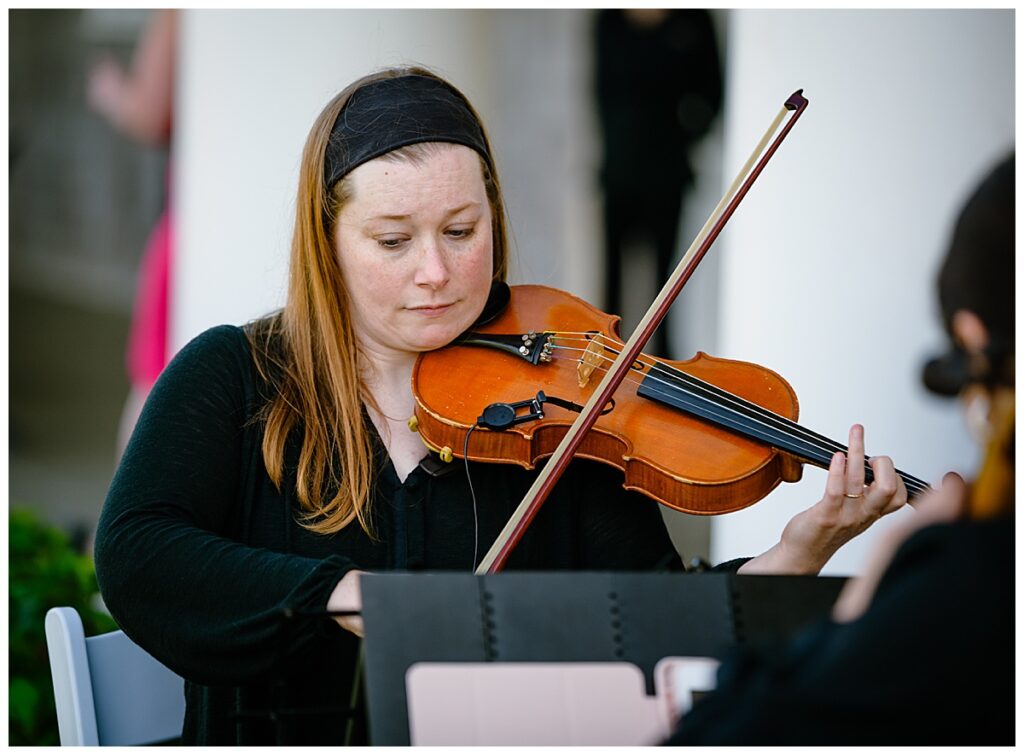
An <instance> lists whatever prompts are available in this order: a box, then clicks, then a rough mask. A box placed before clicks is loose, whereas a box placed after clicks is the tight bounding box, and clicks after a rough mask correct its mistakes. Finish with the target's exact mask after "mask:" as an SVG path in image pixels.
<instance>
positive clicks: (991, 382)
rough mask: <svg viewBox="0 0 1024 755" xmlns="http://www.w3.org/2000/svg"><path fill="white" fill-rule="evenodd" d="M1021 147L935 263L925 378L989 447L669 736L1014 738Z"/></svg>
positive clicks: (725, 671) (904, 740)
mask: <svg viewBox="0 0 1024 755" xmlns="http://www.w3.org/2000/svg"><path fill="white" fill-rule="evenodd" d="M1014 163H1015V161H1014V158H1013V157H1011V158H1010V159H1008V160H1007V161H1005V162H1003V163H1001V164H1000V165H999V166H998V167H997V168H996V169H995V170H994V171H993V172H992V173H991V174H990V175H989V176H988V178H986V180H985V181H984V182H983V183H982V185H981V186H980V188H978V190H977V191H976V192H975V194H974V195H973V196H972V197H971V199H970V201H969V202H968V203H967V205H966V207H965V208H964V210H963V212H962V214H961V216H960V219H959V222H958V224H957V227H956V230H955V232H954V236H953V241H952V244H951V246H950V250H949V253H948V255H947V257H946V260H945V263H944V265H943V267H942V271H941V273H940V276H939V299H940V303H941V308H942V313H943V318H944V321H945V323H946V326H947V329H948V331H949V334H950V337H951V341H952V345H951V349H950V351H949V353H948V354H946V355H945V356H944V357H941V358H939V359H935V360H932V361H931V362H929V363H928V365H927V366H926V368H925V373H924V378H925V384H926V385H927V386H928V388H929V389H931V390H932V391H933V392H936V393H939V394H942V395H959V396H961V398H962V400H963V401H964V403H965V406H966V407H967V416H968V418H969V422H970V424H972V425H973V428H972V429H973V430H974V431H975V433H976V434H977V435H978V436H979V438H980V439H982V441H983V442H984V444H985V446H986V454H985V461H984V464H983V466H982V468H981V469H980V470H979V472H978V474H977V476H976V479H975V480H974V481H973V482H972V484H971V485H970V486H966V485H965V484H964V482H963V480H961V479H960V478H959V477H958V476H956V475H954V474H950V475H947V477H946V479H945V480H944V481H943V484H942V485H941V487H940V488H939V489H938V490H936V491H934V492H933V493H931V494H930V495H927V496H924V497H922V498H921V499H919V501H917V502H915V509H916V511H915V513H914V515H913V516H911V517H907V518H906V519H905V520H904V521H903V522H901V523H900V525H898V526H897V527H894V528H893V529H891V530H890V531H888V532H886V533H885V534H884V535H883V536H882V537H881V538H880V540H879V542H877V543H876V551H875V553H874V555H873V557H872V559H871V561H870V562H869V565H868V567H867V569H866V571H865V573H864V574H863V575H861V576H860V577H858V578H855V579H853V580H851V581H850V582H849V583H848V584H847V585H846V587H845V588H844V591H843V593H842V594H841V595H840V598H839V600H838V601H837V603H836V606H835V608H834V610H833V620H832V621H830V622H827V623H823V624H820V625H818V626H815V627H813V628H810V629H808V630H807V631H806V632H805V633H803V634H802V635H801V636H799V637H798V638H797V639H796V640H794V641H793V642H790V643H788V644H785V645H780V646H773V647H761V648H756V649H752V650H747V651H744V652H742V653H740V654H737V655H736V656H734V657H732V658H731V659H729V660H728V661H727V662H726V663H724V664H723V666H722V667H721V669H720V672H719V679H718V688H717V690H716V691H715V692H714V693H712V694H710V695H708V696H707V697H705V698H703V699H702V700H701V701H700V702H698V703H697V704H696V705H695V706H694V708H693V710H692V711H691V712H690V713H689V714H687V715H686V716H685V717H684V718H683V720H682V721H681V723H680V725H679V727H678V729H677V731H676V732H675V734H674V736H673V737H672V738H671V739H670V740H669V742H668V743H669V744H680V745H683V744H685V745H699V744H762V745H768V744H771V745H782V744H786V745H795V744H799V745H825V744H830V745H853V744H904V745H925V744H934V745H977V744H998V745H1012V744H1013V743H1014V729H1015V716H1014V711H1015V704H1014V694H1015V687H1014V665H1015V664H1014V654H1015V653H1014V649H1015V637H1014V599H1015V598H1014V538H1015V526H1014V525H1015V517H1014V456H1013V431H1014V401H1013V394H1014V391H1013V386H1014V337H1015V325H1014V301H1015V300H1014V266H1015V262H1014V252H1015V243H1014V234H1015V207H1014V197H1015V192H1014V181H1015V176H1014V172H1015V170H1014V167H1015V165H1014Z"/></svg>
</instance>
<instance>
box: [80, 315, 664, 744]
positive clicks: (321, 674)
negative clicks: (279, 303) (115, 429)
mask: <svg viewBox="0 0 1024 755" xmlns="http://www.w3.org/2000/svg"><path fill="white" fill-rule="evenodd" d="M268 390H269V389H268V386H267V385H266V384H265V383H264V382H263V381H262V380H261V378H260V377H259V374H258V372H257V371H256V368H255V364H254V362H253V357H252V354H251V351H250V348H249V344H248V340H247V338H246V336H245V333H244V332H243V330H242V329H241V328H238V327H233V326H220V327H217V328H213V329H211V330H209V331H207V332H206V333H204V334H202V335H200V336H199V337H198V338H196V339H195V340H193V341H192V342H191V343H190V344H188V345H187V346H186V347H185V348H184V349H183V350H182V351H181V352H180V353H179V354H178V356H176V357H175V359H174V360H173V361H172V362H171V364H170V365H169V366H168V367H167V369H166V370H165V371H164V373H163V375H162V376H161V377H160V379H159V380H158V381H157V383H156V385H155V386H154V388H153V391H152V392H151V394H150V396H149V399H148V400H147V402H146V406H145V409H144V410H143V413H142V416H141V418H140V420H139V423H138V425H137V427H136V430H135V432H134V434H133V436H132V438H131V441H130V443H129V445H128V447H127V449H126V451H125V454H124V457H123V459H122V462H121V465H120V467H119V468H118V471H117V473H116V475H115V477H114V481H113V483H112V485H111V488H110V492H109V495H108V497H107V500H106V503H105V505H104V508H103V513H102V515H101V517H100V522H99V527H98V530H97V535H96V571H97V576H98V578H99V583H100V588H101V590H102V594H103V598H104V600H105V602H106V604H107V606H108V608H109V609H110V611H111V613H112V615H113V616H114V618H115V619H116V620H117V622H118V624H119V625H120V626H121V627H122V629H123V630H124V631H125V632H126V633H127V634H128V636H129V637H131V638H132V639H133V640H134V641H135V642H137V643H138V644H139V645H141V646H142V647H143V648H145V649H146V650H147V651H148V652H149V653H151V654H152V655H153V656H155V657H156V658H157V659H158V660H160V661H161V662H163V663H164V664H165V665H167V666H168V667H169V668H171V669H172V670H174V671H175V672H177V673H178V674H180V675H181V676H183V677H184V678H185V680H186V682H185V696H186V716H185V723H184V731H183V733H182V741H183V742H185V743H195V744H269V743H275V742H276V743H284V742H288V743H309V744H312V743H322V744H337V743H340V742H341V741H342V740H343V737H344V732H345V724H346V719H345V716H344V714H343V713H341V712H339V709H340V708H344V707H345V706H346V705H347V704H348V701H349V695H350V692H351V687H352V676H353V669H354V667H355V656H356V652H357V648H358V640H357V639H356V638H355V637H354V636H353V635H351V634H350V633H348V632H345V631H344V630H342V629H341V628H340V627H338V626H337V625H336V624H335V623H334V622H333V621H332V620H330V619H328V618H324V617H322V616H320V617H318V616H308V615H303V612H312V613H315V612H316V611H322V610H323V609H324V608H325V607H326V604H327V599H328V597H329V596H330V594H331V592H332V591H333V590H334V588H335V586H336V585H337V583H338V581H339V580H341V578H342V577H343V576H345V574H346V573H347V572H348V571H349V570H350V569H353V568H360V569H365V570H369V571H380V570H396V569H397V570H432V571H438V570H463V571H469V570H471V569H472V567H473V560H474V541H475V527H474V505H473V503H472V499H471V497H470V493H469V486H468V484H467V480H466V473H465V469H464V467H463V466H462V464H458V465H457V466H456V468H454V469H452V470H451V471H450V472H448V473H446V474H442V475H440V476H434V475H432V474H431V473H428V471H426V469H425V468H424V467H423V466H421V467H418V468H416V469H415V470H414V471H413V472H412V473H410V474H409V476H408V477H407V478H406V479H405V481H404V482H400V481H399V479H398V477H397V475H396V473H395V470H394V467H393V466H392V465H391V463H390V460H389V459H388V457H387V454H386V452H384V450H383V446H382V445H381V444H380V442H379V439H377V449H376V451H377V461H378V465H377V468H378V470H379V471H378V473H377V479H376V482H375V489H374V499H373V514H372V516H373V521H374V525H375V527H376V533H377V535H378V538H377V539H371V538H370V537H369V536H367V534H366V533H365V532H364V531H363V530H362V529H361V528H360V527H359V526H358V525H357V524H352V525H350V526H348V527H346V528H345V529H343V530H342V531H341V532H338V533H336V534H333V535H318V534H314V533H312V532H310V531H308V530H306V529H304V528H303V527H302V526H300V525H299V524H297V522H296V513H297V511H298V509H297V506H298V504H297V500H296V497H295V494H294V489H295V463H294V462H295V459H296V458H297V456H296V453H295V452H296V448H295V444H291V446H290V451H289V453H288V454H286V465H285V466H286V471H285V479H284V484H283V486H282V489H281V491H278V490H277V489H276V488H275V486H274V484H273V483H272V482H271V481H270V479H269V477H268V476H267V472H266V469H265V467H264V464H263V459H262V453H261V440H262V426H261V425H260V423H259V422H258V421H257V420H256V419H255V418H256V415H257V413H258V411H259V409H260V408H261V406H263V404H264V403H265V400H266V396H267V393H268ZM369 427H370V428H371V431H372V432H374V437H375V438H376V434H375V431H373V426H372V423H370V424H369ZM470 468H471V474H472V484H473V488H474V490H475V493H476V502H477V503H476V514H477V516H478V519H479V544H480V545H479V549H478V553H477V558H479V557H482V555H483V554H484V553H485V552H486V550H487V549H488V548H489V547H490V544H491V543H492V542H493V541H494V539H495V537H496V536H497V534H498V532H499V531H500V530H501V528H502V527H503V526H504V524H505V522H506V521H507V520H508V517H509V516H510V514H511V513H512V511H513V510H514V509H515V507H516V506H517V505H518V503H519V501H520V500H521V498H522V496H523V494H524V493H525V491H526V490H527V489H528V487H529V485H530V483H531V482H532V479H533V473H531V472H528V471H526V470H522V469H520V468H518V467H515V466H511V465H509V466H506V465H493V464H488V465H483V464H471V465H470ZM673 559H675V562H676V564H677V565H678V557H677V556H676V555H675V551H674V549H673V547H672V545H671V542H670V540H669V538H668V535H667V533H666V531H665V529H664V526H663V523H662V520H661V516H660V514H659V512H658V510H657V506H656V505H655V504H653V503H652V502H650V501H649V500H647V499H645V498H643V497H641V496H639V495H637V494H634V493H629V492H627V491H624V490H623V489H622V486H621V480H620V479H619V478H618V477H617V476H616V473H615V471H614V470H611V469H610V468H607V467H605V466H603V465H600V464H594V463H586V462H577V463H574V465H572V467H571V468H570V470H569V472H567V474H566V475H565V477H564V478H563V480H562V481H561V482H560V483H559V485H558V487H557V488H556V491H555V492H554V494H553V495H552V497H551V499H550V500H549V501H548V502H547V503H546V504H545V506H544V508H543V509H542V510H541V512H540V513H539V514H538V516H537V518H536V519H535V520H534V523H533V524H532V526H531V528H530V530H529V531H528V532H527V534H526V536H525V537H524V538H523V540H522V542H521V543H520V544H519V545H518V547H517V548H516V550H515V551H514V552H513V553H512V556H511V558H510V559H509V562H508V565H507V568H508V569H520V570H522V569H531V570H560V569H592V570H649V569H654V568H658V567H659V566H660V565H665V564H668V563H670V562H672V561H673ZM287 614H291V616H292V617H291V618H288V617H287V616H286V615H287ZM318 707H319V708H324V710H321V711H319V712H318V711H316V710H315V709H316V708H318ZM271 708H274V709H276V710H278V711H281V710H287V709H291V710H292V711H293V712H295V711H298V712H297V713H296V714H294V715H293V714H285V715H278V716H277V720H276V722H275V721H272V720H271V717H270V716H268V715H266V713H267V711H269V710H270V709H271Z"/></svg>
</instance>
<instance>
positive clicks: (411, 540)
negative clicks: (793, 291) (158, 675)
mask: <svg viewBox="0 0 1024 755" xmlns="http://www.w3.org/2000/svg"><path fill="white" fill-rule="evenodd" d="M296 206H297V212H296V223H295V231H294V236H293V242H292V252H291V255H292V256H291V266H290V282H289V287H288V296H287V303H286V304H285V306H284V308H283V309H282V310H281V311H279V312H276V313H274V314H271V315H269V316H268V317H266V318H264V319H261V320H258V321H256V322H253V323H250V324H248V325H246V326H245V327H243V328H239V327H233V326H220V327H217V328H213V329H211V330H209V331H207V332H205V333H203V334H202V335H200V336H199V337H197V338H196V339H195V340H193V341H192V342H191V343H190V344H188V345H187V346H186V347H185V348H184V349H183V350H182V351H181V353H180V354H179V355H178V356H177V357H176V358H175V359H174V361H173V362H172V364H171V365H170V366H169V367H168V368H167V370H166V371H165V373H164V375H163V376H162V377H161V379H160V381H159V382H158V383H157V385H156V387H155V388H154V390H153V393H152V394H151V397H150V399H149V401H148V403H147V405H146V408H145V410H144V412H143V415H142V418H141V421H140V423H139V426H138V428H137V429H136V431H135V434H134V435H133V437H132V440H131V442H130V444H129V446H128V449H127V451H126V453H125V456H124V459H123V461H122V463H121V466H120V468H119V470H118V472H117V475H116V477H115V479H114V481H113V484H112V486H111V489H110V493H109V496H108V499H107V502H106V505H105V507H104V511H103V514H102V517H101V520H100V526H99V531H98V535H97V546H96V565H97V574H98V576H99V580H100V585H101V588H102V591H103V596H104V599H105V600H106V603H107V605H108V607H109V608H110V610H111V613H112V614H113V615H114V617H115V618H116V619H117V620H118V622H119V623H120V624H121V626H122V628H123V629H124V630H125V632H127V634H128V635H129V636H131V637H132V638H133V639H135V640H136V641H137V642H138V643H139V644H140V645H141V646H143V647H144V648H145V649H146V650H148V651H149V652H150V653H151V654H153V655H154V656H155V657H156V658H158V659H159V660H161V661H162V662H163V663H165V664H166V665H167V666H169V667H170V668H171V669H173V670H174V671H176V672H178V673H179V674H181V675H182V676H183V677H185V679H186V680H187V681H186V700H187V712H186V720H185V728H184V732H183V740H184V741H186V742H190V743H202V744H250V743H252V744H262V743H271V742H291V743H338V742H340V741H341V740H342V738H343V735H344V730H345V716H344V712H343V711H344V708H345V706H346V705H347V704H348V695H349V693H350V688H351V683H352V675H353V669H354V667H355V658H356V654H357V643H358V638H357V635H358V634H359V633H360V632H361V626H360V624H359V621H358V619H356V618H353V617H338V618H334V619H331V618H328V617H327V616H326V611H328V610H341V611H343V610H355V609H358V608H359V604H360V601H359V574H360V573H361V572H364V571H375V570H433V571H437V570H465V571H469V570H471V569H472V568H473V567H474V566H475V564H476V563H477V562H478V561H479V559H480V557H481V556H482V555H483V553H484V551H485V550H486V548H487V546H488V545H489V544H490V543H491V542H492V541H493V540H494V538H495V536H496V534H497V533H498V532H499V531H500V530H501V528H502V527H503V526H504V524H505V521H506V520H507V518H508V517H509V515H510V514H511V513H512V511H513V510H514V509H515V507H516V505H517V504H518V503H519V500H520V499H521V497H522V495H523V493H524V492H525V491H526V490H527V489H528V487H529V485H530V482H531V479H532V476H533V473H532V472H529V471H527V470H524V469H521V468H519V467H517V466H513V465H497V464H479V463H472V464H470V467H471V470H472V474H471V483H472V489H471V488H470V479H467V475H466V473H465V468H464V467H462V466H461V465H448V467H447V468H445V469H441V468H440V467H439V465H434V464H432V463H430V462H431V457H430V456H429V455H428V454H427V452H426V448H425V447H424V446H423V444H422V442H421V441H420V439H419V437H418V436H417V435H415V434H414V433H411V432H410V431H409V429H408V427H407V426H406V422H407V420H408V418H409V417H410V416H411V415H412V413H413V395H412V390H411V385H410V378H411V375H412V371H413V365H414V363H415V360H416V358H417V356H418V355H419V354H421V353H423V352H426V351H430V350H433V349H438V348H440V347H443V346H445V345H446V344H448V343H449V342H451V341H452V340H453V339H454V338H455V337H456V336H458V335H459V334H460V333H462V332H463V331H464V330H466V329H467V328H469V326H470V325H471V324H473V323H474V321H475V320H477V318H478V317H479V316H480V314H481V311H482V310H483V309H484V307H485V304H486V303H487V300H488V294H489V291H490V290H491V286H492V283H494V282H502V281H504V279H505V276H506V269H507V256H508V241H507V238H506V228H505V215H504V205H503V200H502V194H501V188H500V184H499V181H498V176H497V172H496V170H495V161H494V157H493V155H492V153H491V149H490V145H489V142H488V140H487V137H486V135H485V132H484V129H483V126H482V124H481V122H480V119H479V117H478V116H477V114H476V112H475V111H474V109H473V108H472V106H471V105H470V103H469V102H468V101H467V100H466V99H465V97H464V96H463V95H462V94H461V93H460V92H458V90H456V89H455V88H454V87H453V86H451V85H450V84H448V83H447V82H445V81H444V80H442V79H440V78H438V77H437V76H435V75H434V74H432V73H430V72H427V71H424V70H420V69H396V70H388V71H384V72H382V73H378V74H374V75H371V76H367V77H365V78H363V79H360V80H359V81H357V82H355V83H354V84H352V85H351V86H349V87H348V88H346V89H345V90H344V91H342V92H341V93H340V94H339V95H337V96H336V97H335V98H334V99H333V100H332V101H331V102H330V103H329V104H328V105H327V107H326V108H325V109H324V110H323V112H322V113H321V114H320V116H319V117H318V118H317V120H316V122H315V123H314V125H313V128H312V131H311V132H310V134H309V137H308V139H307V142H306V146H305V150H304V152H303V155H302V162H301V167H300V182H299V191H298V198H297V205H296ZM863 453H864V446H863V431H862V429H861V428H860V427H859V426H855V427H854V428H853V429H852V430H851V432H850V443H849V459H846V458H845V457H844V455H843V454H841V453H839V454H836V455H835V457H834V458H833V460H832V465H831V468H830V469H829V473H828V479H827V483H826V490H825V493H824V495H823V496H822V498H821V500H820V501H818V503H816V504H815V505H814V506H812V507H811V508H809V509H808V510H807V511H804V512H803V513H801V514H799V515H798V516H796V517H795V518H794V519H793V520H792V521H791V522H790V523H789V524H788V525H787V526H786V528H785V530H784V531H783V533H782V536H781V538H780V540H779V543H778V544H777V545H775V546H774V547H773V548H771V549H770V550H769V551H767V552H766V553H764V554H762V555H760V556H758V557H756V558H753V559H750V560H743V561H741V562H735V563H733V564H729V565H723V566H724V567H725V568H735V567H736V566H737V565H738V567H739V569H740V570H741V571H743V572H779V573H808V574H813V573H816V572H817V571H818V570H819V569H820V568H821V566H822V565H823V564H824V563H825V562H826V561H827V560H828V558H829V557H830V556H831V555H832V554H833V553H834V552H835V551H836V550H837V549H838V548H839V547H840V546H841V545H842V544H843V543H844V542H846V541H847V540H849V539H850V538H851V537H853V536H855V535H856V534H858V533H859V532H861V531H863V530H864V529H865V528H867V527H868V526H869V525H870V524H871V523H872V522H873V521H875V520H876V519H878V518H879V517H880V516H882V515H884V514H887V513H889V512H891V511H894V510H896V509H898V508H900V507H901V506H902V505H903V504H904V503H905V502H906V499H907V493H906V489H905V487H904V485H903V482H902V481H901V480H900V479H899V478H898V476H897V475H896V473H895V471H894V468H893V465H892V462H891V461H890V460H889V459H888V458H886V457H875V458H873V459H872V460H871V462H870V464H871V467H872V470H873V472H874V481H873V482H871V484H870V485H865V484H864V483H865V480H864V463H863ZM617 474H618V473H617V472H615V471H614V470H611V469H609V468H608V467H606V466H604V465H601V464H595V463H592V462H585V461H576V462H574V463H573V464H572V465H571V466H570V471H569V472H568V473H567V474H566V475H565V476H564V477H563V478H562V479H561V480H560V481H559V483H558V487H557V488H556V491H555V495H554V496H553V497H552V499H551V500H549V501H548V502H547V503H546V504H545V506H544V508H543V509H542V510H541V512H540V513H539V514H538V516H537V518H536V520H535V521H534V523H533V525H532V527H531V529H530V530H529V531H528V532H527V533H526V535H525V537H524V538H523V540H522V542H521V543H520V544H519V545H518V546H517V548H516V550H515V551H514V552H513V553H512V556H511V558H510V560H509V562H508V568H510V569H531V570H559V569H591V570H615V569H630V570H648V569H658V568H671V567H672V566H673V565H674V566H675V567H676V568H680V562H679V557H678V555H677V554H676V553H675V551H674V549H673V547H672V545H671V542H670V540H669V537H668V535H667V533H666V531H665V529H664V525H663V523H662V519H661V516H660V514H659V512H658V510H657V505H656V504H654V503H653V502H651V501H650V500H648V499H646V498H643V497H641V496H639V495H638V494H636V493H630V492H627V491H625V490H623V489H622V486H621V480H620V479H617V478H616V475H617ZM272 709H273V710H275V711H277V713H276V715H275V716H274V717H273V721H272V720H271V716H269V715H268V713H269V712H270V711H271V710H272ZM339 711H341V712H339Z"/></svg>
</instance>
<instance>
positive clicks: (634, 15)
mask: <svg viewBox="0 0 1024 755" xmlns="http://www.w3.org/2000/svg"><path fill="white" fill-rule="evenodd" d="M595 55H596V78H595V87H596V99H597V112H598V120H599V123H600V127H601V137H602V152H601V155H602V158H601V187H602V189H603V190H604V254H605V301H604V309H605V311H608V312H612V313H615V314H621V313H622V303H623V294H622V268H623V261H624V260H625V259H626V258H627V254H626V252H627V249H628V248H629V246H630V245H631V244H632V243H634V242H636V241H637V240H642V241H645V242H648V243H650V244H651V246H653V248H654V251H655V258H656V260H657V264H656V275H657V278H656V279H655V280H656V281H658V288H660V286H661V284H662V283H664V282H665V281H666V280H667V279H668V276H669V273H670V272H671V270H672V263H673V259H674V257H675V252H676V236H677V233H678V230H679V218H680V217H681V216H682V207H683V198H684V194H685V193H686V191H687V189H688V188H689V187H690V186H691V185H692V184H693V178H694V175H693V168H692V166H691V164H690V152H691V150H692V149H693V147H694V145H695V144H696V143H697V142H698V141H700V139H701V138H702V137H703V136H704V135H705V134H706V133H707V131H708V129H709V128H710V126H711V123H712V122H713V121H714V119H715V116H716V115H717V114H718V111H719V110H720V109H721V104H722V73H721V64H720V63H719V59H718V58H719V56H718V43H717V40H716V37H715V29H714V26H713V24H712V21H711V14H710V13H708V11H706V10H703V9H690V10H679V9H666V8H659V9H651V10H640V9H636V8H633V9H628V10H603V11H600V12H599V13H598V17H597V25H596V35H595ZM667 346H668V324H667V323H663V324H662V325H661V327H660V328H659V329H658V331H657V332H656V333H655V336H654V339H653V340H652V343H651V351H652V353H654V354H657V355H659V356H664V357H670V356H671V355H670V354H669V353H668V352H667Z"/></svg>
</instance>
